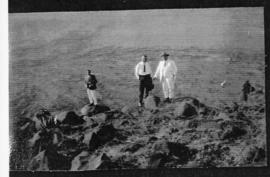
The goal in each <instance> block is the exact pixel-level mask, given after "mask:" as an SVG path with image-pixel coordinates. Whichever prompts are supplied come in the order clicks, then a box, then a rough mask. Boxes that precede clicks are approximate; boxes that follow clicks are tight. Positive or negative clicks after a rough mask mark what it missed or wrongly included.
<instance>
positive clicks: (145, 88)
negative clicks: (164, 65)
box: [135, 55, 153, 106]
mask: <svg viewBox="0 0 270 177" xmlns="http://www.w3.org/2000/svg"><path fill="white" fill-rule="evenodd" d="M151 74H152V69H151V66H150V64H149V63H148V61H147V56H146V55H143V56H142V61H140V62H139V63H138V64H137V65H136V67H135V76H136V78H137V79H138V80H139V81H140V87H139V88H140V89H139V90H140V94H139V106H142V105H143V98H144V97H145V98H146V97H147V96H148V94H149V91H150V90H151V89H152V88H151V87H152V84H153V83H152V78H151ZM144 92H145V96H144Z"/></svg>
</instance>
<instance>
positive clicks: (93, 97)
mask: <svg viewBox="0 0 270 177" xmlns="http://www.w3.org/2000/svg"><path fill="white" fill-rule="evenodd" d="M87 95H88V98H89V102H90V104H94V105H97V96H96V91H95V90H90V89H87Z"/></svg>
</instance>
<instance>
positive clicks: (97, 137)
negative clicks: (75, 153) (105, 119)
mask: <svg viewBox="0 0 270 177" xmlns="http://www.w3.org/2000/svg"><path fill="white" fill-rule="evenodd" d="M115 136H116V129H115V128H114V127H113V126H112V125H111V124H109V125H102V126H101V127H100V128H99V130H98V131H96V132H95V133H93V134H92V137H91V140H90V142H89V150H90V151H92V150H95V149H96V148H98V147H99V146H101V145H104V144H106V143H107V142H108V141H110V140H112V139H113V138H114V137H115Z"/></svg>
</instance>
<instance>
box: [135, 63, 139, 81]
mask: <svg viewBox="0 0 270 177" xmlns="http://www.w3.org/2000/svg"><path fill="white" fill-rule="evenodd" d="M138 70H139V64H137V65H136V67H135V77H136V78H137V79H139V74H138Z"/></svg>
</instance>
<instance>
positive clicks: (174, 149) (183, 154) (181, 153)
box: [168, 142, 197, 164]
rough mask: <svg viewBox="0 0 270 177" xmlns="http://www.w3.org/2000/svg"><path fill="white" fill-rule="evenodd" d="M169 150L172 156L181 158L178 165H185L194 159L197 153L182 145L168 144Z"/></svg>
mask: <svg viewBox="0 0 270 177" xmlns="http://www.w3.org/2000/svg"><path fill="white" fill-rule="evenodd" d="M168 148H169V151H170V154H172V155H175V156H177V157H179V160H178V163H179V164H185V163H187V162H188V161H189V160H190V159H192V158H194V155H195V154H196V153H197V150H195V149H189V148H188V147H187V146H186V145H184V144H181V143H172V142H169V143H168Z"/></svg>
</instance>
